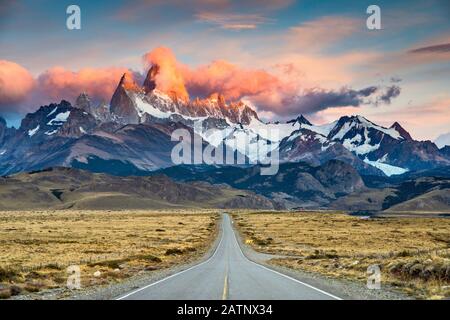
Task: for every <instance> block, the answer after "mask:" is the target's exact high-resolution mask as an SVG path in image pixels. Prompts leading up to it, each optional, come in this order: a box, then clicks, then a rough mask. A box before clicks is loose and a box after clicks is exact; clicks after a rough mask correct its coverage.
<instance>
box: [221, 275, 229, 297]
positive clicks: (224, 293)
mask: <svg viewBox="0 0 450 320" xmlns="http://www.w3.org/2000/svg"><path fill="white" fill-rule="evenodd" d="M227 298H228V267H227V270H226V272H225V279H224V281H223V293H222V300H227Z"/></svg>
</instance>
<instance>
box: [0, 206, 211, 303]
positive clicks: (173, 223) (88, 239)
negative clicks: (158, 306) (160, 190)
mask: <svg viewBox="0 0 450 320" xmlns="http://www.w3.org/2000/svg"><path fill="white" fill-rule="evenodd" d="M218 218H219V216H218V215H217V213H216V212H215V211H213V210H203V211H191V212H187V211H177V212H174V211H171V212H161V211H159V212H156V211H79V210H72V211H34V212H30V211H14V212H0V298H2V297H3V298H7V297H8V293H12V294H17V293H18V292H20V291H22V292H23V291H28V292H35V291H39V290H41V289H44V288H55V287H64V286H65V285H66V281H67V277H68V276H69V275H68V274H67V272H66V268H67V267H68V266H70V265H80V267H81V270H82V273H81V278H82V281H81V284H82V286H83V287H87V286H91V285H98V284H106V283H108V282H111V281H119V280H120V279H123V278H126V277H129V276H132V275H134V274H136V273H137V272H139V271H142V270H157V269H162V268H167V267H170V266H173V265H175V264H179V263H185V262H187V261H190V260H192V259H194V258H196V257H198V256H199V255H201V254H203V253H205V252H206V250H207V249H208V247H209V246H210V245H211V243H212V242H213V239H214V237H215V235H216V231H217V219H218ZM97 271H100V276H98V273H97V276H94V273H95V272H97Z"/></svg>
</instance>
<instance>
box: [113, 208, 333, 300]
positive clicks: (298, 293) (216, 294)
mask: <svg viewBox="0 0 450 320" xmlns="http://www.w3.org/2000/svg"><path fill="white" fill-rule="evenodd" d="M197 299H198V300H252V299H254V300H278V299H283V300H297V299H298V300H307V299H308V300H309V299H314V300H336V299H339V298H338V297H336V296H334V295H332V294H330V293H327V292H325V291H322V290H320V289H318V288H315V287H313V286H310V285H308V284H306V283H304V282H301V281H299V280H297V279H294V278H291V277H289V276H287V275H284V274H281V273H279V272H277V271H274V270H271V269H269V268H267V267H265V266H262V265H260V264H257V263H255V262H253V261H250V260H249V259H248V258H247V257H246V256H245V255H244V254H243V252H242V250H241V248H240V246H239V243H238V241H237V239H236V235H235V233H234V231H233V227H232V220H231V218H230V217H229V216H228V215H227V214H224V215H223V220H222V232H221V239H220V242H219V244H218V246H217V248H216V251H215V252H214V254H213V255H212V256H211V257H210V258H209V259H208V260H206V261H204V262H202V263H200V264H197V265H195V266H193V267H191V268H189V269H186V270H184V271H181V272H178V273H175V274H173V275H171V276H169V277H166V278H164V279H161V280H159V281H156V282H154V283H150V284H149V285H146V286H144V287H142V288H139V289H137V290H134V291H132V292H129V293H127V294H124V295H122V296H121V297H119V298H118V300H197Z"/></svg>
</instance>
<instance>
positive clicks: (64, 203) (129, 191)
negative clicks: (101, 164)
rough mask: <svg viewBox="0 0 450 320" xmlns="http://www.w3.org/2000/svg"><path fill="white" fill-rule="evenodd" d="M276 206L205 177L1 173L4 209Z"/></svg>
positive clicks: (54, 170)
mask: <svg viewBox="0 0 450 320" xmlns="http://www.w3.org/2000/svg"><path fill="white" fill-rule="evenodd" d="M68 208H75V209H105V210H115V209H158V208H253V209H274V208H275V206H274V202H273V201H271V200H269V199H267V198H266V197H264V196H260V195H256V194H254V193H253V192H249V191H244V190H236V189H232V188H230V187H228V186H219V185H216V186H213V185H211V184H209V183H206V182H191V183H182V182H175V181H173V180H172V179H170V178H168V177H167V176H164V175H158V176H152V177H139V176H129V177H118V176H111V175H107V174H98V173H92V172H89V171H84V170H79V169H73V168H51V169H46V170H41V171H35V172H30V173H20V174H16V175H13V176H9V177H0V210H25V209H68Z"/></svg>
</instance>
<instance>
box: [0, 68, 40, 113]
mask: <svg viewBox="0 0 450 320" xmlns="http://www.w3.org/2000/svg"><path fill="white" fill-rule="evenodd" d="M34 85H35V82H34V79H33V77H32V76H31V74H30V73H29V72H28V70H26V69H25V68H24V67H22V66H20V65H18V64H17V63H14V62H11V61H7V60H0V107H1V108H2V109H7V108H8V109H9V108H12V107H13V106H15V105H17V104H18V103H20V102H23V101H24V100H25V99H26V98H27V97H28V95H29V94H30V92H31V91H32V90H33V87H34ZM8 111H13V110H8Z"/></svg>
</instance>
